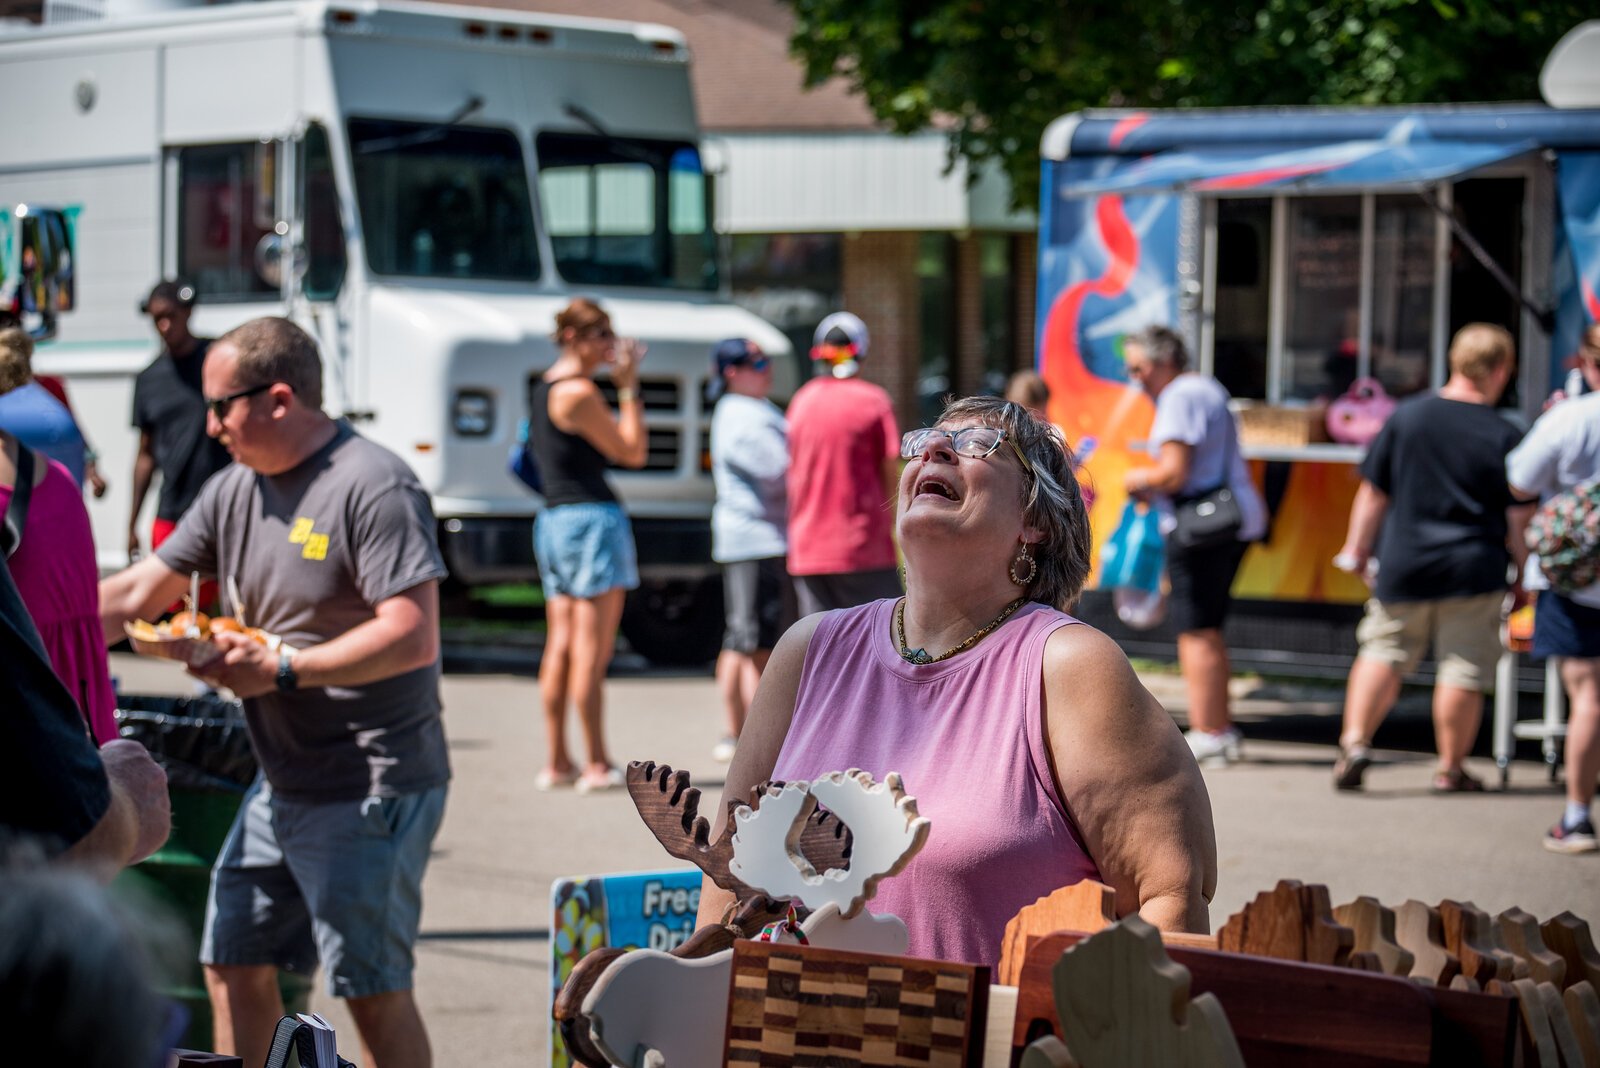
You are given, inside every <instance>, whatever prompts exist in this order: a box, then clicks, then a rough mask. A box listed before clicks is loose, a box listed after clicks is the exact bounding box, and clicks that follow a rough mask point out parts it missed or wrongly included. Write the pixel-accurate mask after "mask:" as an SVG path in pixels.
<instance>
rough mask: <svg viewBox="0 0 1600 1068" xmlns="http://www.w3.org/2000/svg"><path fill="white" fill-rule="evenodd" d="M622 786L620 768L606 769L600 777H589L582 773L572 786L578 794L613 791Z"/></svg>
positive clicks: (586, 773)
mask: <svg viewBox="0 0 1600 1068" xmlns="http://www.w3.org/2000/svg"><path fill="white" fill-rule="evenodd" d="M622 784H623V778H622V769H621V768H607V769H606V770H605V773H604V774H602V775H593V776H592V775H590V774H589V773H588V772H584V773H583V774H582V775H580V776H578V781H577V782H575V783H574V784H573V785H574V787H575V788H576V789H577V791H578V792H579V793H580V794H592V793H599V792H600V791H603V790H615V789H616V788H617V787H619V786H621V785H622Z"/></svg>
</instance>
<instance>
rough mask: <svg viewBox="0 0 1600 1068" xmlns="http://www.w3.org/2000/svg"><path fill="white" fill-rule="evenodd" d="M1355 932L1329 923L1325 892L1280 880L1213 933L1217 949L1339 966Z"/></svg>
mask: <svg viewBox="0 0 1600 1068" xmlns="http://www.w3.org/2000/svg"><path fill="white" fill-rule="evenodd" d="M1354 947H1355V932H1354V931H1352V930H1351V929H1350V928H1348V927H1345V926H1344V925H1343V924H1341V923H1339V922H1338V921H1336V920H1335V919H1334V918H1333V906H1332V905H1331V904H1329V901H1328V888H1327V887H1326V886H1320V885H1317V884H1315V883H1313V884H1311V885H1309V886H1308V885H1306V884H1304V883H1301V882H1300V881H1299V880H1297V879H1283V880H1281V881H1279V883H1278V885H1277V886H1275V887H1273V889H1272V890H1270V891H1266V892H1263V893H1260V894H1257V895H1256V898H1255V900H1254V901H1252V902H1250V903H1249V904H1248V905H1246V906H1245V907H1244V908H1243V909H1242V910H1240V911H1239V912H1236V913H1234V914H1233V915H1232V916H1230V917H1228V920H1227V922H1226V923H1224V924H1223V925H1222V927H1221V928H1220V929H1218V931H1217V948H1218V949H1223V950H1227V951H1228V952H1231V953H1248V954H1250V955H1252V956H1257V957H1274V958H1276V959H1278V960H1297V961H1305V962H1306V963H1308V964H1330V965H1333V966H1335V967H1342V966H1343V965H1345V964H1346V963H1347V962H1348V961H1349V959H1350V951H1351V950H1352V949H1353V948H1354Z"/></svg>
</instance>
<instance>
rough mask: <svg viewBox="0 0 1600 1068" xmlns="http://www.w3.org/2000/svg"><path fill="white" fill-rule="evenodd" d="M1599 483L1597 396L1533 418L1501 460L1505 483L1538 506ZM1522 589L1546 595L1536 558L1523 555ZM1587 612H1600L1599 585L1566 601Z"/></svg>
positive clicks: (1599, 395)
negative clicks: (1532, 497)
mask: <svg viewBox="0 0 1600 1068" xmlns="http://www.w3.org/2000/svg"><path fill="white" fill-rule="evenodd" d="M1592 478H1600V393H1590V394H1587V395H1585V396H1582V397H1575V398H1573V399H1572V400H1564V401H1562V402H1561V403H1560V404H1557V405H1556V406H1555V407H1554V408H1551V409H1550V410H1549V411H1548V412H1545V413H1544V414H1543V415H1541V416H1540V417H1539V421H1538V422H1536V423H1534V424H1533V429H1531V430H1529V431H1528V434H1527V436H1526V437H1524V438H1523V439H1522V444H1520V445H1518V446H1517V447H1516V448H1515V449H1512V450H1511V453H1510V455H1508V456H1507V457H1506V481H1507V482H1510V483H1511V485H1512V486H1513V487H1514V488H1515V489H1517V490H1519V491H1522V492H1525V493H1537V494H1538V495H1539V499H1540V500H1541V501H1544V500H1548V499H1549V498H1551V497H1553V496H1555V495H1556V494H1557V493H1560V492H1562V491H1563V490H1569V489H1571V488H1572V487H1573V486H1576V485H1578V484H1579V483H1581V482H1587V481H1589V480H1590V479H1592ZM1522 584H1523V586H1525V587H1526V588H1528V589H1530V590H1544V589H1549V588H1550V584H1549V583H1548V582H1546V581H1545V577H1544V575H1543V574H1542V573H1541V572H1540V570H1539V558H1538V557H1537V556H1534V555H1533V554H1532V553H1530V554H1529V555H1528V568H1527V570H1526V571H1525V572H1524V573H1523V582H1522ZM1571 599H1572V600H1574V601H1576V602H1577V603H1579V604H1581V605H1586V606H1588V607H1589V608H1600V582H1597V583H1595V584H1594V585H1593V586H1590V587H1588V588H1587V589H1582V590H1579V591H1578V592H1577V593H1575V594H1573V595H1572V598H1571Z"/></svg>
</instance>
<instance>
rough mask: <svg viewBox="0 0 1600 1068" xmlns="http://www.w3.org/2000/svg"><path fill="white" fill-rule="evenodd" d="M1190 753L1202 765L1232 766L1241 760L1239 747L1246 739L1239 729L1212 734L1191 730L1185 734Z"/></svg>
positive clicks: (1232, 728) (1184, 737)
mask: <svg viewBox="0 0 1600 1068" xmlns="http://www.w3.org/2000/svg"><path fill="white" fill-rule="evenodd" d="M1183 739H1184V741H1186V742H1188V743H1189V752H1191V753H1193V754H1194V758H1195V760H1196V761H1198V762H1199V763H1201V764H1232V763H1234V762H1235V761H1237V760H1238V759H1239V746H1240V744H1241V743H1243V741H1244V737H1243V736H1242V735H1241V734H1240V733H1239V729H1238V728H1237V727H1229V728H1228V729H1227V730H1225V731H1219V732H1218V733H1216V734H1212V733H1211V732H1210V731H1202V730H1191V731H1188V732H1186V733H1185V734H1184V736H1183Z"/></svg>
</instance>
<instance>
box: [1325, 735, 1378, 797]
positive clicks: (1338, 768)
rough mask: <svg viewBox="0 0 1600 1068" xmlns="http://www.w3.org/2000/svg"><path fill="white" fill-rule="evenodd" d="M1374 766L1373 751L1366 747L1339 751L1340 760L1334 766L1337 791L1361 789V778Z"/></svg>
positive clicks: (1334, 781) (1334, 785)
mask: <svg viewBox="0 0 1600 1068" xmlns="http://www.w3.org/2000/svg"><path fill="white" fill-rule="evenodd" d="M1371 766H1372V750H1371V749H1368V748H1367V747H1366V746H1364V745H1352V746H1350V747H1349V748H1348V749H1343V748H1341V749H1340V750H1339V759H1338V760H1336V761H1334V764H1333V788H1334V789H1335V790H1359V789H1361V777H1362V776H1363V775H1365V774H1366V772H1367V769H1368V768H1370V767H1371Z"/></svg>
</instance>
